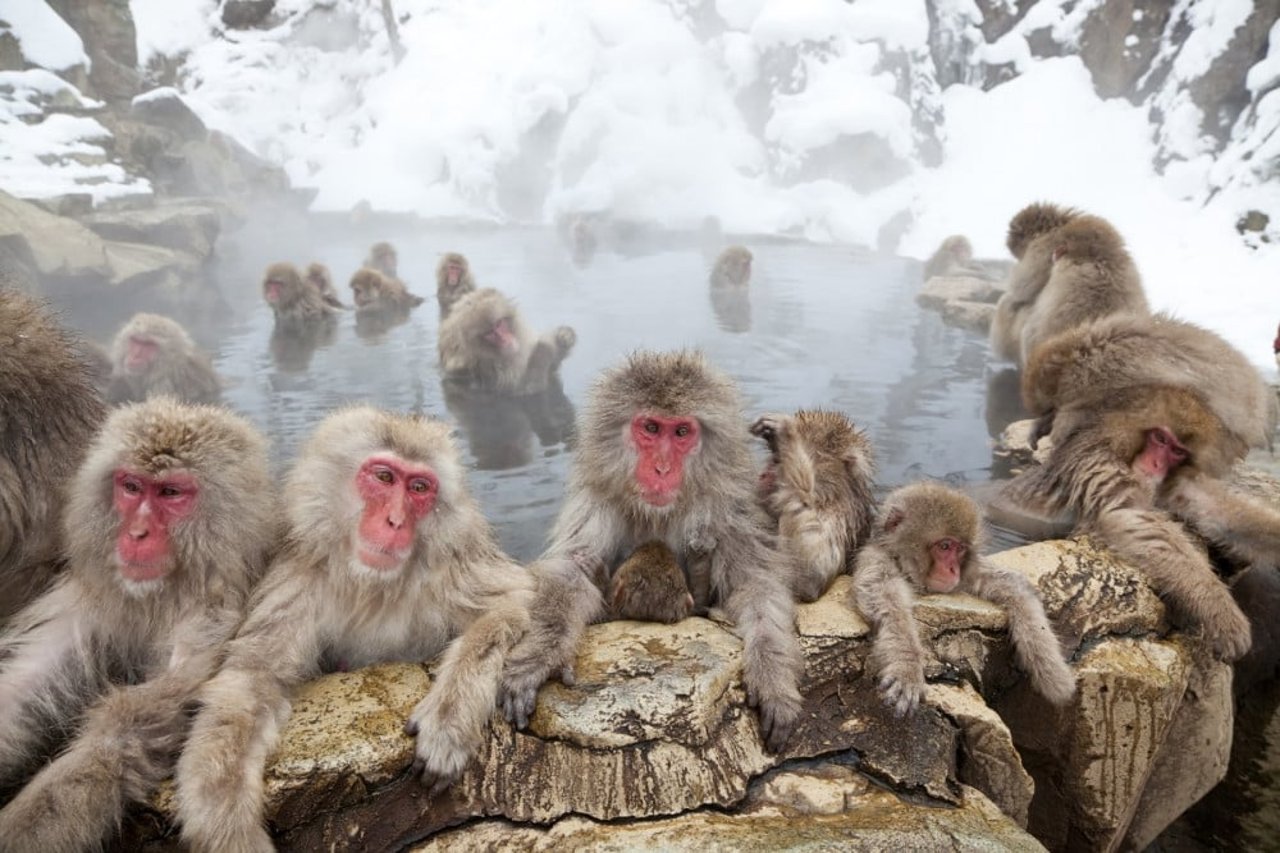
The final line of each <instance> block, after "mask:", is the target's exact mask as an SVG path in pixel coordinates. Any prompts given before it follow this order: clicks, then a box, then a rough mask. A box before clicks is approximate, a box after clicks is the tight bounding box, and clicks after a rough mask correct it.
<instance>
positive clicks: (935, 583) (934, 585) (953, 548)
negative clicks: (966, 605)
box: [924, 536, 969, 592]
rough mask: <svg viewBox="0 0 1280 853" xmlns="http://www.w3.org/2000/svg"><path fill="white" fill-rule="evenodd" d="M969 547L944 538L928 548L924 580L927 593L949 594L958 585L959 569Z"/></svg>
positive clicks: (949, 537)
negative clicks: (927, 564) (927, 571)
mask: <svg viewBox="0 0 1280 853" xmlns="http://www.w3.org/2000/svg"><path fill="white" fill-rule="evenodd" d="M968 553H969V546H968V545H966V544H965V543H964V542H961V541H960V540H959V539H956V538H954V537H951V536H944V537H943V538H941V539H939V540H938V541H936V542H934V543H933V544H931V545H930V546H929V574H928V576H927V577H926V578H925V580H924V586H925V589H927V590H929V592H951V590H953V589H955V588H956V587H957V586H958V585H959V584H960V579H961V569H962V568H963V567H964V561H965V557H966V556H967V555H968Z"/></svg>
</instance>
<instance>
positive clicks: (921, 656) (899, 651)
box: [853, 545, 926, 716]
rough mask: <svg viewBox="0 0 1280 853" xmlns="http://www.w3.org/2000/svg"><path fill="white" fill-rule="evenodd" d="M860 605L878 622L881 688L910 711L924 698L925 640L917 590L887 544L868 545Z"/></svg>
mask: <svg viewBox="0 0 1280 853" xmlns="http://www.w3.org/2000/svg"><path fill="white" fill-rule="evenodd" d="M853 589H854V595H855V596H856V597H857V599H858V609H859V610H861V611H862V613H863V615H864V616H866V617H867V619H868V621H870V622H871V624H872V626H873V627H874V628H875V631H876V636H875V640H874V642H873V643H872V647H871V666H872V668H873V670H874V671H875V672H876V673H877V674H878V675H879V677H880V684H879V686H880V693H881V695H883V696H884V699H885V702H887V703H888V704H889V705H890V706H891V707H893V709H894V710H895V711H896V712H897V713H898V715H899V716H902V715H904V714H909V713H911V712H912V711H914V710H915V708H916V706H917V705H919V704H920V700H921V699H923V698H924V691H925V681H924V663H925V657H926V654H925V650H924V644H923V643H921V641H920V632H919V631H918V630H917V628H916V621H915V616H914V615H913V612H912V611H913V609H914V607H915V593H913V592H912V591H911V587H910V585H909V584H908V583H907V581H906V579H905V578H903V577H902V573H901V572H900V571H899V570H898V567H897V564H896V563H895V562H894V560H893V558H892V557H891V556H890V555H889V554H888V552H886V551H885V550H884V549H883V548H881V547H879V546H877V545H868V546H866V547H865V548H863V549H862V553H861V554H859V555H858V566H857V569H856V570H855V571H854V575H853Z"/></svg>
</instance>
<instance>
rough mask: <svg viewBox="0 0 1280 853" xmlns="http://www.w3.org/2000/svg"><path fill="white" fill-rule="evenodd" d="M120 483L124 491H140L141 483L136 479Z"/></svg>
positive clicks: (134, 492) (131, 492) (134, 493)
mask: <svg viewBox="0 0 1280 853" xmlns="http://www.w3.org/2000/svg"><path fill="white" fill-rule="evenodd" d="M120 485H121V487H122V488H123V489H124V490H125V491H126V492H128V493H129V494H131V495H138V494H141V493H142V484H141V483H139V482H138V481H137V480H125V481H124V482H123V483H121V484H120Z"/></svg>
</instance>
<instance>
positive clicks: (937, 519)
mask: <svg viewBox="0 0 1280 853" xmlns="http://www.w3.org/2000/svg"><path fill="white" fill-rule="evenodd" d="M981 525H982V517H981V514H980V513H979V511H978V506H977V504H975V503H974V502H973V501H972V500H971V499H970V498H969V497H967V496H966V495H963V494H961V493H960V492H957V491H955V490H953V489H949V488H947V487H945V486H941V485H936V484H933V483H917V484H915V485H911V486H906V487H904V488H901V489H898V490H897V491H895V492H893V493H892V494H891V495H889V497H888V498H886V499H885V502H884V506H883V507H882V508H881V511H880V517H879V518H878V519H877V520H876V525H875V531H874V538H873V539H872V540H871V542H870V544H868V545H867V546H866V547H865V548H863V549H862V551H861V552H860V553H859V555H858V563H857V567H856V569H855V570H854V591H855V594H856V595H857V599H858V608H859V609H860V610H861V611H862V612H863V614H864V615H865V616H866V617H867V619H868V621H870V622H871V624H872V625H873V626H874V627H875V630H876V634H875V642H874V645H873V646H872V652H871V661H870V662H871V668H872V670H873V671H874V672H875V673H876V674H877V675H878V677H879V679H880V690H881V693H882V694H883V696H884V699H885V701H886V702H887V703H888V704H889V705H891V706H893V708H894V709H895V710H896V711H897V712H898V713H899V714H906V713H910V712H911V711H913V710H914V709H915V707H916V706H917V705H918V704H919V703H920V700H921V699H923V698H924V691H925V680H924V668H925V664H926V662H927V660H928V653H927V652H926V651H925V648H924V644H923V643H922V642H921V640H920V633H919V631H918V629H917V628H916V622H915V617H914V615H913V610H914V607H915V600H916V594H917V593H934V594H945V593H953V592H963V593H968V594H970V595H975V596H978V597H979V598H985V599H987V600H988V601H992V602H994V603H996V604H1000V605H1002V606H1004V607H1005V608H1006V610H1007V611H1008V615H1009V639H1010V641H1011V642H1012V644H1013V650H1014V654H1015V656H1016V657H1017V660H1018V663H1019V665H1020V666H1021V667H1022V669H1023V670H1025V671H1026V673H1027V675H1028V676H1029V677H1030V679H1031V683H1032V685H1033V686H1034V687H1035V688H1036V689H1037V690H1038V691H1039V692H1040V693H1041V694H1043V695H1044V697H1045V698H1046V699H1048V700H1049V701H1051V702H1053V703H1054V704H1059V705H1060V704H1063V703H1065V702H1068V701H1070V699H1071V697H1072V696H1074V695H1075V690H1076V680H1075V675H1074V674H1073V673H1072V672H1071V667H1070V666H1068V665H1067V662H1066V660H1065V659H1064V658H1063V655H1062V648H1061V646H1060V645H1059V643H1058V639H1057V637H1056V636H1055V635H1054V633H1053V629H1052V628H1051V627H1050V625H1049V620H1048V618H1047V617H1046V616H1045V612H1044V605H1043V604H1041V603H1040V597H1039V596H1038V595H1037V594H1036V591H1035V587H1033V586H1032V585H1031V582H1030V581H1028V580H1027V579H1026V578H1024V577H1023V576H1022V575H1020V574H1018V573H1017V572H1014V571H1010V570H1008V569H1000V568H996V567H995V566H991V565H989V564H988V563H987V562H986V561H985V560H983V559H982V557H981V556H980V555H979V549H980V548H981V545H982V541H981V538H980V537H981Z"/></svg>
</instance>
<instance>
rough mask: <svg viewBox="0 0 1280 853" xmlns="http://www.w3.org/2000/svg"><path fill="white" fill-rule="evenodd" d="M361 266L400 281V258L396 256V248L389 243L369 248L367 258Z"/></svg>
mask: <svg viewBox="0 0 1280 853" xmlns="http://www.w3.org/2000/svg"><path fill="white" fill-rule="evenodd" d="M361 266H365V267H368V268H369V269H374V270H377V271H378V272H380V273H382V274H383V275H385V276H386V277H387V278H391V279H395V280H397V281H399V280H400V273H399V266H400V258H399V256H398V255H397V254H396V247H395V246H393V245H391V244H390V243H387V242H380V243H374V244H373V245H372V246H370V247H369V257H367V258H365V259H364V263H363V264H362V265H361Z"/></svg>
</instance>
